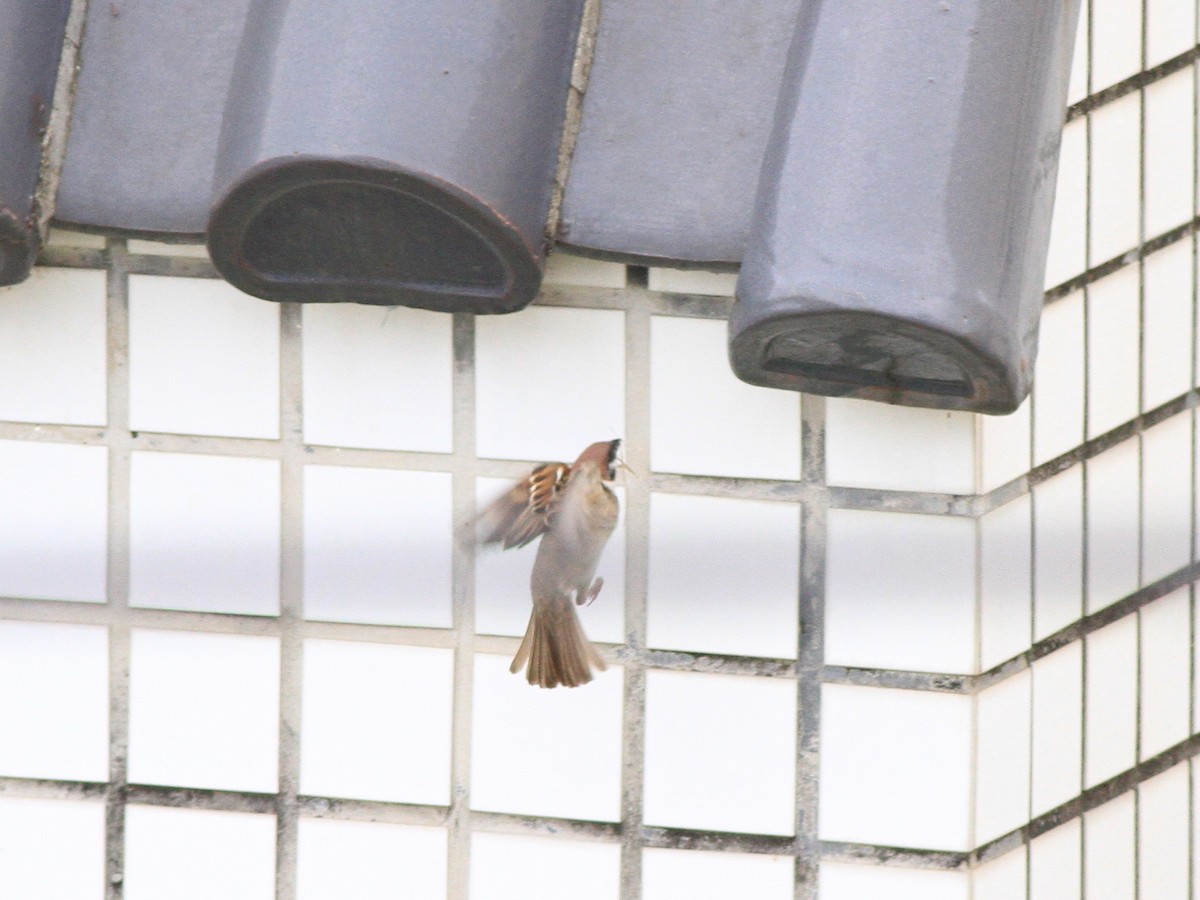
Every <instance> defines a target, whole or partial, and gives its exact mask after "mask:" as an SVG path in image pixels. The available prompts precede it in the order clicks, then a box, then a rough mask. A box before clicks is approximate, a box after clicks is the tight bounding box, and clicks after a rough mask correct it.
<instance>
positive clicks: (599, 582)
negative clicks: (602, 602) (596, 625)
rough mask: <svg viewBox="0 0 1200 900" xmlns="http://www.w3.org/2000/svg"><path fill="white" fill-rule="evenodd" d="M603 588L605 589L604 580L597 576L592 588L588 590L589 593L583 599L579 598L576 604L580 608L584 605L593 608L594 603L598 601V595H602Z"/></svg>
mask: <svg viewBox="0 0 1200 900" xmlns="http://www.w3.org/2000/svg"><path fill="white" fill-rule="evenodd" d="M602 587H604V579H603V578H601V577H600V576H599V575H597V576H596V580H595V581H593V582H592V586H591V587H590V588H588V589H587V593H586V594H584V595H583V596H582V597H577V598H576V599H575V602H576V603H577V604H578V605H580V606H583V605H584V604H586V605H588V606H591V605H592V601H593V600H595V599H596V595H597V594H599V593H600V588H602Z"/></svg>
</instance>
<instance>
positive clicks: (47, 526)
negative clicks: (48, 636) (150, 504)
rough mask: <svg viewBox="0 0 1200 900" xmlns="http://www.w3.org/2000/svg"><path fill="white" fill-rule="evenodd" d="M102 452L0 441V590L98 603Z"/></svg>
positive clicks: (103, 553) (104, 475) (103, 533)
mask: <svg viewBox="0 0 1200 900" xmlns="http://www.w3.org/2000/svg"><path fill="white" fill-rule="evenodd" d="M107 482H108V453H107V451H106V450H105V449H104V448H103V447H85V446H73V445H70V444H48V443H47V444H42V443H32V442H25V441H0V496H3V497H4V504H3V506H0V595H5V596H10V597H34V598H40V599H45V600H83V601H90V602H97V603H99V602H103V601H104V599H105V596H106V595H107V586H106V582H107V574H108V561H107V557H108V551H107V540H108V527H107V519H108V486H107Z"/></svg>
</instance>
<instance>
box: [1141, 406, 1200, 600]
mask: <svg viewBox="0 0 1200 900" xmlns="http://www.w3.org/2000/svg"><path fill="white" fill-rule="evenodd" d="M1192 468H1193V467H1192V414H1191V413H1190V412H1182V413H1176V414H1175V415H1174V416H1172V417H1171V418H1170V419H1167V420H1166V421H1165V422H1161V423H1160V424H1158V425H1155V426H1154V427H1153V428H1149V429H1147V430H1146V431H1145V433H1144V434H1143V435H1142V584H1152V583H1153V582H1155V581H1157V580H1158V579H1160V578H1163V577H1165V576H1167V575H1170V574H1171V573H1172V572H1175V571H1177V570H1179V569H1182V568H1183V567H1184V566H1186V565H1187V564H1188V563H1189V562H1190V561H1191V549H1192V548H1191V543H1192V539H1191V531H1192V497H1191V494H1192Z"/></svg>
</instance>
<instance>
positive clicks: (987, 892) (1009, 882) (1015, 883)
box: [971, 847, 1028, 900]
mask: <svg viewBox="0 0 1200 900" xmlns="http://www.w3.org/2000/svg"><path fill="white" fill-rule="evenodd" d="M1027 869H1028V860H1027V858H1026V854H1025V848H1024V847H1018V848H1017V849H1016V850H1010V851H1008V852H1007V853H1005V854H1004V855H1003V856H1000V857H997V858H996V859H993V860H990V861H988V862H986V863H984V864H983V865H981V866H980V867H979V868H977V869H975V870H974V871H973V872H972V873H971V880H972V885H971V887H972V891H973V892H972V894H971V900H1024V898H1025V881H1026V878H1027V877H1028V873H1027Z"/></svg>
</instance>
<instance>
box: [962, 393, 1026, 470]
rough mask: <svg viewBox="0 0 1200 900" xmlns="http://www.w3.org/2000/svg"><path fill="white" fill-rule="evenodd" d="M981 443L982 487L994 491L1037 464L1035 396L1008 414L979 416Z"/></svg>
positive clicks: (976, 419)
mask: <svg viewBox="0 0 1200 900" xmlns="http://www.w3.org/2000/svg"><path fill="white" fill-rule="evenodd" d="M975 424H976V428H977V429H978V438H977V440H978V443H979V490H980V491H983V492H987V491H991V490H994V489H995V488H998V487H1000V485H1002V484H1007V483H1008V482H1010V481H1012V480H1013V479H1014V478H1018V477H1020V476H1021V475H1024V474H1025V473H1026V472H1028V471H1029V469H1030V468H1031V467H1032V465H1033V456H1032V450H1033V433H1032V432H1033V397H1032V396H1029V397H1026V398H1025V400H1024V401H1023V402H1022V403H1021V405H1020V406H1018V407H1017V410H1016V412H1014V413H1012V414H1011V415H1007V416H983V415H979V416H975Z"/></svg>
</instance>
